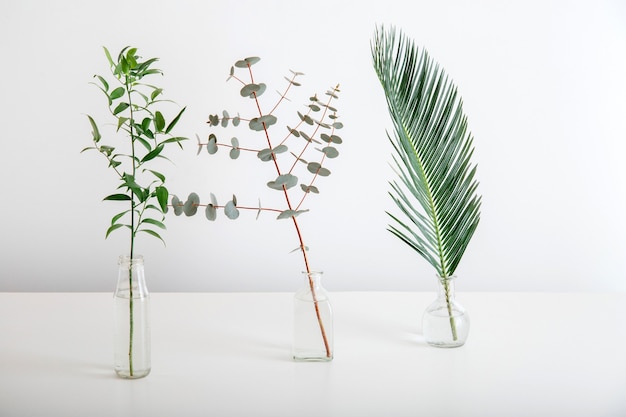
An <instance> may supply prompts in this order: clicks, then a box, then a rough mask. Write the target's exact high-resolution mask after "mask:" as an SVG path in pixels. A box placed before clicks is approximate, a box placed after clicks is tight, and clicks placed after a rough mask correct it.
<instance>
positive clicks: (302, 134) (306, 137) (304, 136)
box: [300, 131, 312, 142]
mask: <svg viewBox="0 0 626 417" xmlns="http://www.w3.org/2000/svg"><path fill="white" fill-rule="evenodd" d="M300 135H301V136H302V138H303V139H304V140H306V141H307V142H311V141H312V139H311V137H310V136H309V135H307V134H306V133H304V132H302V131H301V132H300Z"/></svg>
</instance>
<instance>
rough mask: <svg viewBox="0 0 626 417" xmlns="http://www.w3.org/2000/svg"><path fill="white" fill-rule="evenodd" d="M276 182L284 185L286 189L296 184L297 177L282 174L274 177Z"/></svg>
mask: <svg viewBox="0 0 626 417" xmlns="http://www.w3.org/2000/svg"><path fill="white" fill-rule="evenodd" d="M276 182H277V183H279V184H281V185H284V186H285V187H286V188H287V189H290V188H291V187H295V186H296V185H298V177H296V176H295V175H293V174H283V175H279V176H278V177H277V178H276Z"/></svg>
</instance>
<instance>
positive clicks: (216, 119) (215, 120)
mask: <svg viewBox="0 0 626 417" xmlns="http://www.w3.org/2000/svg"><path fill="white" fill-rule="evenodd" d="M209 123H210V124H211V126H217V125H218V124H220V118H219V116H218V115H217V114H212V115H210V116H209Z"/></svg>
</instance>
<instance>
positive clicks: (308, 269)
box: [248, 64, 332, 358]
mask: <svg viewBox="0 0 626 417" xmlns="http://www.w3.org/2000/svg"><path fill="white" fill-rule="evenodd" d="M248 70H249V72H250V80H251V82H254V77H253V75H252V68H251V67H250V65H249V64H248ZM290 86H291V83H290ZM253 94H254V101H255V103H256V106H257V110H258V111H259V116H263V111H262V110H261V105H260V103H259V100H258V97H257V95H256V93H255V92H253ZM281 100H282V98H281ZM275 108H276V107H274V109H272V111H274V110H275ZM263 130H264V132H265V138H266V140H267V144H268V146H269V148H270V149H272V142H271V139H270V136H269V132H268V129H267V126H266V125H265V123H263ZM272 160H273V162H274V167H275V168H276V172H277V174H278V175H279V176H280V175H282V174H281V169H280V166H279V165H278V161H277V160H276V156H275V155H274V154H272ZM283 194H284V196H285V201H286V202H287V207H288V209H289V210H293V207H292V205H291V201H290V199H289V193H288V191H287V187H286V186H285V185H283ZM291 218H292V220H293V224H294V227H295V229H296V234H297V235H298V241H299V243H300V250H301V252H302V256H303V258H304V265H305V267H306V272H307V278H308V280H309V287H310V289H311V297H312V298H313V306H314V308H315V315H316V317H317V322H318V324H319V328H320V333H321V335H322V340H323V342H324V348H325V350H326V357H328V358H330V357H331V355H332V352H331V351H330V345H329V343H328V337H327V336H326V329H325V328H324V323H323V320H322V315H321V313H320V309H319V304H318V300H317V294H316V291H315V285H314V283H313V278H312V277H311V267H310V264H309V259H308V256H307V253H306V246H305V245H304V239H303V238H302V232H301V231H300V226H299V225H298V220H297V219H296V217H295V216H292V217H291Z"/></svg>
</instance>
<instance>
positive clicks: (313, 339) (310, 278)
mask: <svg viewBox="0 0 626 417" xmlns="http://www.w3.org/2000/svg"><path fill="white" fill-rule="evenodd" d="M303 274H304V276H305V279H304V285H303V286H302V287H301V288H300V289H299V290H298V291H296V294H295V296H294V340H293V359H294V360H295V361H311V362H328V361H331V360H332V359H333V313H332V308H331V305H330V301H329V299H328V293H327V292H326V290H325V289H324V287H322V285H321V282H320V281H321V277H322V272H310V273H307V272H303Z"/></svg>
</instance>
